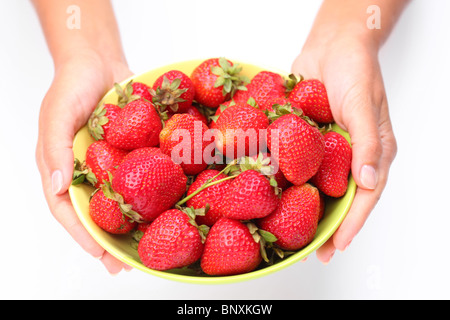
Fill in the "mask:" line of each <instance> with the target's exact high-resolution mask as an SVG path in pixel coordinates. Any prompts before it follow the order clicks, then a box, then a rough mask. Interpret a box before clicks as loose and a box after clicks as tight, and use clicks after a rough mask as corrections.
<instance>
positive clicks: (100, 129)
mask: <svg viewBox="0 0 450 320" xmlns="http://www.w3.org/2000/svg"><path fill="white" fill-rule="evenodd" d="M120 111H121V108H120V107H119V106H117V105H115V104H110V103H107V104H101V105H99V106H97V108H95V110H94V112H92V114H91V117H90V118H89V121H88V131H89V133H90V135H91V136H92V137H93V138H94V139H95V140H96V141H98V140H103V139H105V140H108V132H109V127H110V126H111V123H112V122H113V121H114V119H116V117H117V115H118V114H119V112H120Z"/></svg>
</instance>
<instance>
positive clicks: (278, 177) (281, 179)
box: [252, 152, 291, 190]
mask: <svg viewBox="0 0 450 320" xmlns="http://www.w3.org/2000/svg"><path fill="white" fill-rule="evenodd" d="M258 157H261V160H259V159H258ZM252 158H253V159H254V160H255V161H258V160H259V161H266V162H267V164H266V165H268V166H270V167H271V168H270V171H269V172H267V173H266V174H267V175H273V177H274V179H275V181H276V183H277V187H278V188H279V189H281V190H286V189H287V188H288V187H290V186H291V183H290V182H289V181H288V180H287V179H286V177H285V176H284V174H283V172H282V171H281V170H280V168H279V166H278V164H277V163H276V162H275V159H273V157H272V156H271V155H270V153H267V152H260V153H259V154H258V155H254V156H253V157H252Z"/></svg>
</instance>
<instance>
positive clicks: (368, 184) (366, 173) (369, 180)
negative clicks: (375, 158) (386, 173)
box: [360, 165, 378, 190]
mask: <svg viewBox="0 0 450 320" xmlns="http://www.w3.org/2000/svg"><path fill="white" fill-rule="evenodd" d="M360 179H361V183H362V185H363V187H365V188H367V189H370V190H373V189H375V188H376V186H377V182H378V178H377V172H376V171H375V168H374V167H372V166H369V165H363V166H362V168H361V173H360Z"/></svg>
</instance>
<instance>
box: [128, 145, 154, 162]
mask: <svg viewBox="0 0 450 320" xmlns="http://www.w3.org/2000/svg"><path fill="white" fill-rule="evenodd" d="M159 153H161V149H160V148H157V147H145V148H139V149H134V150H133V151H130V152H129V153H127V155H126V156H125V157H124V158H123V161H127V160H128V159H131V158H139V157H142V156H146V155H154V154H159Z"/></svg>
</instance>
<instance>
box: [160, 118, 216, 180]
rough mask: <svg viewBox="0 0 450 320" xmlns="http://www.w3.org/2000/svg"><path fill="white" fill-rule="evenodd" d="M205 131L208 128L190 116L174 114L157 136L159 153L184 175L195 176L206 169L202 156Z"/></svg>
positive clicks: (204, 146)
mask: <svg viewBox="0 0 450 320" xmlns="http://www.w3.org/2000/svg"><path fill="white" fill-rule="evenodd" d="M207 130H208V126H206V125H205V124H204V123H203V122H201V121H199V120H197V119H196V118H194V117H193V116H191V115H190V114H187V113H180V114H174V115H173V116H172V117H171V118H170V119H169V120H168V121H167V123H166V126H165V127H164V129H163V130H162V131H161V134H160V136H159V144H160V148H161V151H162V152H163V153H165V154H167V155H168V156H170V157H171V158H172V160H173V161H174V162H175V163H179V164H180V165H181V167H182V168H183V170H184V173H185V174H186V175H196V174H198V173H200V172H201V171H203V170H205V169H206V167H207V163H206V162H205V159H204V154H203V152H204V151H205V148H206V146H207V141H204V134H205V132H206V131H207Z"/></svg>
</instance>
